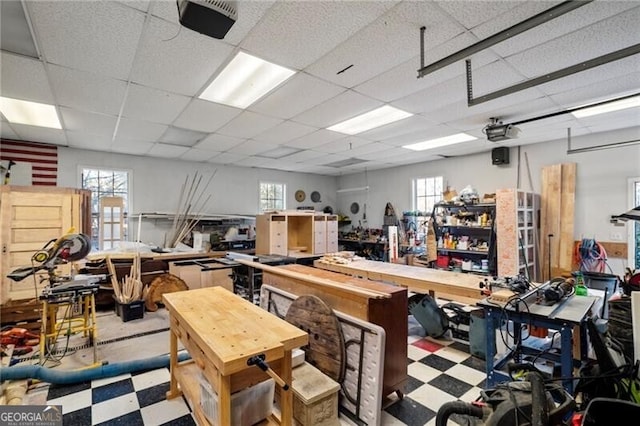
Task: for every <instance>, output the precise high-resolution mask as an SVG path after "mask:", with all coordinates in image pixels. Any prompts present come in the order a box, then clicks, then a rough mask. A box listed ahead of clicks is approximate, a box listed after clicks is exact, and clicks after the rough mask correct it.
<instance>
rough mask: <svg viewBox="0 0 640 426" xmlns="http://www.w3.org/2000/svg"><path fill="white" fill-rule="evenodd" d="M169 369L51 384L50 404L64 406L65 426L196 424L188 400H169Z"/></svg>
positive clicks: (179, 425)
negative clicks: (72, 382)
mask: <svg viewBox="0 0 640 426" xmlns="http://www.w3.org/2000/svg"><path fill="white" fill-rule="evenodd" d="M167 390H169V370H168V369H167V368H161V369H157V370H151V371H147V372H143V373H139V374H135V373H134V374H123V375H120V376H115V377H110V378H106V379H98V380H93V381H90V382H84V383H78V384H74V385H70V386H58V385H51V386H50V387H49V392H48V395H47V403H48V404H56V405H57V404H59V405H62V412H63V424H65V425H67V424H68V425H101V426H103V425H104V426H106V425H116V424H118V425H127V426H137V425H154V426H155V425H176V426H181V425H195V424H196V423H195V420H194V418H193V417H192V415H191V410H190V408H189V405H188V404H187V403H186V401H185V400H184V399H183V398H182V397H180V398H174V399H171V400H167V399H166V392H167Z"/></svg>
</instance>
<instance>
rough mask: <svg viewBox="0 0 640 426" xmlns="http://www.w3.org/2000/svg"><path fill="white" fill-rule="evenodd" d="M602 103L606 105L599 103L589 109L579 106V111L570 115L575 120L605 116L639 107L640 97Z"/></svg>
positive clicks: (585, 106) (587, 106)
mask: <svg viewBox="0 0 640 426" xmlns="http://www.w3.org/2000/svg"><path fill="white" fill-rule="evenodd" d="M604 102H606V103H604V104H601V102H599V103H598V105H594V106H592V107H590V106H589V105H584V106H581V107H579V108H580V109H577V110H575V111H573V112H571V114H573V116H574V117H576V118H583V117H590V116H592V115H597V114H605V113H607V112H613V111H619V110H621V109H626V108H634V107H640V95H638V96H633V97H630V98H625V99H620V100H617V101H611V102H609V101H604Z"/></svg>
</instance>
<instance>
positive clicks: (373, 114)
mask: <svg viewBox="0 0 640 426" xmlns="http://www.w3.org/2000/svg"><path fill="white" fill-rule="evenodd" d="M412 115H413V114H411V113H409V112H406V111H402V110H400V109H397V108H394V107H392V106H389V105H385V106H382V107H380V108H378V109H374V110H373V111H369V112H367V113H364V114H362V115H359V116H357V117H353V118H350V119H349V120H346V121H343V122H341V123H338V124H334V125H333V126H331V127H327V129H329V130H333V131H334V132H340V133H346V134H347V135H355V134H357V133H362V132H366V131H367V130H371V129H374V128H376V127H380V126H384V125H385V124H389V123H393V122H394V121H399V120H402V119H403V118H407V117H410V116H412Z"/></svg>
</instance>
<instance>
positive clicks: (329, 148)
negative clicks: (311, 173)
mask: <svg viewBox="0 0 640 426" xmlns="http://www.w3.org/2000/svg"><path fill="white" fill-rule="evenodd" d="M370 143H371V141H368V140H366V139H362V138H357V137H353V136H345V137H342V138H340V139H337V140H335V141H332V142H329V143H326V144H323V145H320V146H317V147H314V148H313V150H314V151H319V152H324V153H330V154H331V153H347V152H348V155H351V152H352V150H354V149H355V148H358V147H361V146H363V145H366V144H370Z"/></svg>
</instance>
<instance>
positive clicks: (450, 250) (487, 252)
mask: <svg viewBox="0 0 640 426" xmlns="http://www.w3.org/2000/svg"><path fill="white" fill-rule="evenodd" d="M438 251H446V252H449V253H464V254H481V255H484V256H486V255H487V254H489V250H457V249H446V248H438Z"/></svg>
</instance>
